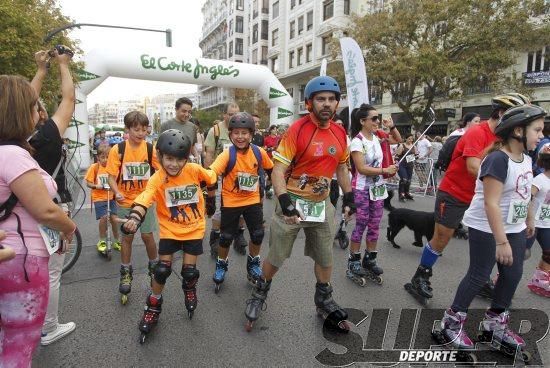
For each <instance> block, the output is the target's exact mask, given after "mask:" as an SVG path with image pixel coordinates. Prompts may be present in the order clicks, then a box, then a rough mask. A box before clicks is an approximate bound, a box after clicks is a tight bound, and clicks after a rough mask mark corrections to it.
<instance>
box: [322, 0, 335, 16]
mask: <svg viewBox="0 0 550 368" xmlns="http://www.w3.org/2000/svg"><path fill="white" fill-rule="evenodd" d="M333 15H334V0H329V1H325V2H324V3H323V20H327V19H329V18H332V16H333Z"/></svg>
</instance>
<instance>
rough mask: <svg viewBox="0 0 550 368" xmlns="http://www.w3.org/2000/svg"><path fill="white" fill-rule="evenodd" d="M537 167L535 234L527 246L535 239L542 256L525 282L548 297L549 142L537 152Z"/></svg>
mask: <svg viewBox="0 0 550 368" xmlns="http://www.w3.org/2000/svg"><path fill="white" fill-rule="evenodd" d="M537 167H540V168H541V169H542V170H543V172H542V173H541V174H539V175H537V176H535V179H534V180H533V187H532V188H531V194H532V196H533V200H532V201H531V206H533V209H532V211H533V212H532V213H534V214H535V217H534V221H535V223H534V226H535V235H534V236H533V237H531V238H529V239H527V248H528V249H531V247H532V246H533V244H534V243H535V240H538V242H539V244H540V246H541V248H542V258H541V260H540V262H539V265H538V267H537V269H536V270H535V273H534V274H533V277H532V278H531V280H530V281H529V283H528V284H527V287H528V288H529V290H531V291H532V292H534V293H535V294H538V295H542V296H545V297H547V298H549V297H550V143H546V144H545V145H544V146H542V147H541V148H540V150H539V153H538V160H537Z"/></svg>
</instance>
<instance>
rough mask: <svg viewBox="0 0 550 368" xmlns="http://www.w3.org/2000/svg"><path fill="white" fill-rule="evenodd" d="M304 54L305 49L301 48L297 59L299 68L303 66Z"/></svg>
mask: <svg viewBox="0 0 550 368" xmlns="http://www.w3.org/2000/svg"><path fill="white" fill-rule="evenodd" d="M303 53H304V49H303V48H301V47H300V48H299V49H298V56H297V58H296V65H297V66H298V65H302V59H303V57H302V54H303Z"/></svg>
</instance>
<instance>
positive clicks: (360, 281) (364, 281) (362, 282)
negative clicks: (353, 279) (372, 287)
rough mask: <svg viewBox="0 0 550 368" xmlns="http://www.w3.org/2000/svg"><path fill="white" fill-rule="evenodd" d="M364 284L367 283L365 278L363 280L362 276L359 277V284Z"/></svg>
mask: <svg viewBox="0 0 550 368" xmlns="http://www.w3.org/2000/svg"><path fill="white" fill-rule="evenodd" d="M366 284H367V280H365V279H364V278H362V277H361V278H360V279H359V285H361V286H365V285H366Z"/></svg>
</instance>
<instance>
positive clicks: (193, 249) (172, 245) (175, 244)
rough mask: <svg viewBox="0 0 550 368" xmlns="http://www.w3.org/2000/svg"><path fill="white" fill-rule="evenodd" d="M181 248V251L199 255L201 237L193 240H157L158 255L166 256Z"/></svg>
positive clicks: (200, 251)
mask: <svg viewBox="0 0 550 368" xmlns="http://www.w3.org/2000/svg"><path fill="white" fill-rule="evenodd" d="M180 250H183V253H187V254H191V255H192V256H199V255H201V254H202V239H193V240H175V239H160V240H159V255H161V256H168V255H172V254H174V253H176V252H177V251H180Z"/></svg>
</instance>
